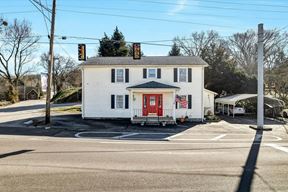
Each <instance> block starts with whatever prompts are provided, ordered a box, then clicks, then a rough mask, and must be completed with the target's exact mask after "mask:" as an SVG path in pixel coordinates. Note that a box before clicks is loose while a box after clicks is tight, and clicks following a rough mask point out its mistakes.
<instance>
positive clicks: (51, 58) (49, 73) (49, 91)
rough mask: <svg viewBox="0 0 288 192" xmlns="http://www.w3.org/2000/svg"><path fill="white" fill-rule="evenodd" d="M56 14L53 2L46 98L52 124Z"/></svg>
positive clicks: (54, 0) (48, 118)
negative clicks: (51, 105)
mask: <svg viewBox="0 0 288 192" xmlns="http://www.w3.org/2000/svg"><path fill="white" fill-rule="evenodd" d="M55 14H56V0H53V5H52V20H51V33H50V50H49V54H50V55H49V57H50V59H49V64H48V78H47V96H46V116H45V123H46V124H50V123H51V117H50V112H51V111H50V99H51V86H52V67H53V66H54V53H53V46H54V31H55Z"/></svg>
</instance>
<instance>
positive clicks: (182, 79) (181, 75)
mask: <svg viewBox="0 0 288 192" xmlns="http://www.w3.org/2000/svg"><path fill="white" fill-rule="evenodd" d="M179 82H187V69H186V68H179Z"/></svg>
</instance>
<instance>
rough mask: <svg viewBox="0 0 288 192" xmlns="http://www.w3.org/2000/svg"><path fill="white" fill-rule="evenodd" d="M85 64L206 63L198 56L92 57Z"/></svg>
mask: <svg viewBox="0 0 288 192" xmlns="http://www.w3.org/2000/svg"><path fill="white" fill-rule="evenodd" d="M83 65H205V66H207V65H208V64H207V63H206V62H205V61H204V60H203V59H201V58H200V57H197V56H143V57H141V59H139V60H134V59H133V57H91V58H89V59H88V60H87V61H85V62H84V63H83Z"/></svg>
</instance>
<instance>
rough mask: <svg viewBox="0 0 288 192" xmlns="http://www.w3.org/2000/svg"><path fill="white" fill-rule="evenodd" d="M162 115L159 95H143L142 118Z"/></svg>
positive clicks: (161, 102)
mask: <svg viewBox="0 0 288 192" xmlns="http://www.w3.org/2000/svg"><path fill="white" fill-rule="evenodd" d="M149 114H150V115H157V116H162V115H163V97H162V95H161V94H143V116H147V115H149Z"/></svg>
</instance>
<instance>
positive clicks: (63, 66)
mask: <svg viewBox="0 0 288 192" xmlns="http://www.w3.org/2000/svg"><path fill="white" fill-rule="evenodd" d="M48 63H49V54H47V53H43V54H42V55H41V60H40V62H39V65H40V66H41V67H43V68H44V69H45V70H46V71H47V67H48ZM76 68H77V64H76V62H75V60H74V59H72V58H70V57H64V56H61V55H54V67H53V71H52V74H53V86H54V93H57V92H59V91H60V90H61V89H62V88H64V87H65V85H67V84H71V83H70V82H68V81H69V79H71V77H70V75H71V74H74V75H77V73H74V72H75V70H76ZM79 75H81V74H79ZM74 78H78V77H74Z"/></svg>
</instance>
